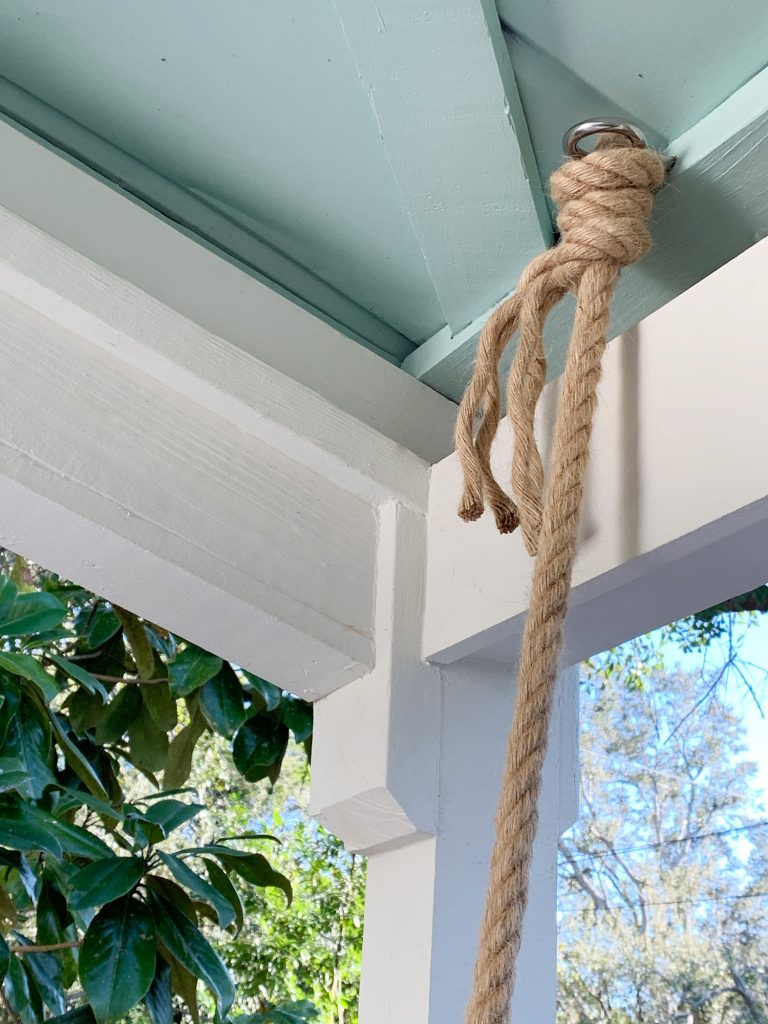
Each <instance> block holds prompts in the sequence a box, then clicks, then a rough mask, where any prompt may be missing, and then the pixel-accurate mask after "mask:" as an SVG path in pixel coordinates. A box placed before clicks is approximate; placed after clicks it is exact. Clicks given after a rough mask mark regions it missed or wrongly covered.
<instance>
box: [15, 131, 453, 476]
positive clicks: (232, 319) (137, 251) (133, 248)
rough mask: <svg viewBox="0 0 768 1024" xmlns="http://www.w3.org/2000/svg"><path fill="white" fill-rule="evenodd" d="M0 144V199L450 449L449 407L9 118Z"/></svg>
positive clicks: (293, 374)
mask: <svg viewBox="0 0 768 1024" xmlns="http://www.w3.org/2000/svg"><path fill="white" fill-rule="evenodd" d="M0 149H1V150H2V153H3V159H2V161H0V206H4V207H6V208H7V209H9V210H11V211H13V212H15V213H16V214H18V215H20V216H21V217H23V218H24V219H26V220H27V221H29V222H31V223H32V224H34V225H36V226H37V227H39V228H41V229H42V230H43V231H44V232H46V233H47V234H50V235H52V236H54V237H55V238H57V239H60V240H61V241H63V242H65V243H66V244H67V245H68V246H70V247H71V248H72V249H74V250H75V251H76V252H78V253H80V254H82V255H84V256H86V257H88V258H89V259H90V260H92V261H94V262H95V263H97V264H99V265H100V266H101V267H102V268H104V269H105V270H107V271H111V272H112V274H116V275H118V277H120V278H123V279H124V280H125V281H128V282H130V283H131V284H133V285H134V286H136V287H137V288H139V289H141V290H142V291H144V292H146V293H147V294H148V295H151V296H153V297H154V298H155V299H157V300H159V301H160V302H161V303H163V304H164V305H167V306H169V307H170V308H171V309H173V310H176V311H177V312H179V313H181V314H183V315H184V316H185V317H189V318H190V319H191V320H192V321H194V322H195V323H196V324H199V325H200V326H201V327H203V328H205V329H206V330H207V331H209V332H210V333H211V334H213V335H217V336H218V337H220V338H224V339H226V340H227V341H228V342H229V343H230V344H231V345H233V346H236V347H237V348H240V349H242V350H243V351H244V352H245V353H247V354H248V355H251V356H255V357H256V358H257V359H259V360H261V361H263V362H264V363H266V364H267V365H268V366H269V367H272V368H274V369H275V370H278V371H279V372H280V373H282V374H285V376H287V377H290V378H293V379H294V380H295V381H297V382H299V383H300V384H302V385H304V386H305V387H306V388H309V389H310V390H312V391H315V392H316V393H317V394H319V395H321V396H322V397H324V398H326V399H327V400H328V401H329V402H330V403H331V404H333V405H335V406H336V407H337V408H338V409H340V410H341V411H343V412H345V413H347V414H348V415H350V416H352V417H354V418H355V419H356V420H359V421H360V422H362V423H363V424H366V425H367V426H369V427H372V428H373V429H374V430H376V431H378V432H379V433H381V434H384V435H385V436H387V437H390V438H392V439H393V440H394V441H396V442H397V443H398V444H399V445H402V446H404V447H406V448H409V449H410V450H412V451H415V452H416V453H417V454H419V455H420V456H421V457H422V458H424V459H426V460H428V461H430V462H434V461H436V460H437V459H439V458H442V457H443V456H444V455H446V454H447V453H448V452H449V451H451V449H452V445H453V422H454V418H455V407H454V406H453V404H452V403H451V402H449V401H448V400H446V399H445V398H443V397H442V396H440V395H437V394H436V393H435V392H434V391H432V390H430V389H429V388H428V387H426V386H424V385H423V384H421V383H420V382H418V381H414V380H413V378H412V377H410V376H409V375H408V374H406V373H403V372H402V371H401V370H399V369H398V368H397V367H395V366H392V365H391V364H389V363H386V362H384V360H382V359H380V358H379V357H378V356H376V355H374V354H373V353H372V352H369V351H367V350H366V349H364V348H363V347H362V346H360V345H357V344H355V343H354V342H351V341H350V340H349V339H348V338H345V337H344V336H343V335H341V334H340V333H339V332H338V331H336V330H334V329H333V328H332V327H330V326H329V325H328V324H326V323H324V322H323V321H322V320H318V319H317V318H316V317H313V316H311V315H310V314H309V313H307V312H306V311H305V310H303V309H300V308H299V307H298V306H296V305H294V304H293V303H292V302H290V301H288V300H287V299H285V298H284V297H283V296H281V295H278V294H277V293H276V292H275V291H273V290H272V289H270V288H268V287H267V286H266V285H264V284H262V283H261V282H259V281H257V280H255V279H254V278H253V277H252V276H250V275H249V274H247V273H245V272H244V271H243V270H242V269H240V268H238V267H237V266H235V265H233V264H232V263H231V262H228V261H226V260H224V259H222V258H221V257H220V256H217V255H216V254H215V253H213V252H211V251H210V250H209V249H206V248H205V247H204V246H202V245H200V244H199V243H198V242H196V241H194V240H193V239H191V238H189V237H188V236H187V235H185V234H184V233H182V232H181V231H179V230H178V229H177V228H176V227H175V226H173V225H172V224H170V223H168V222H166V221H164V220H162V219H161V218H159V217H157V216H155V215H154V214H152V213H150V212H148V211H147V210H146V209H144V208H142V207H141V206H139V205H137V204H136V203H134V202H132V201H131V200H130V199H128V198H127V197H126V196H124V195H121V194H120V192H119V191H117V190H116V189H115V188H112V187H110V186H109V185H108V184H106V183H104V182H103V181H99V180H97V179H96V178H94V177H92V176H91V175H89V174H87V173H85V172H84V171H83V169H82V168H80V167H78V166H76V165H74V164H73V163H72V162H70V161H69V160H67V159H65V158H64V157H63V156H61V155H59V154H56V153H54V152H51V151H50V150H49V149H47V148H46V147H45V146H43V145H41V144H40V143H39V142H36V141H35V140H33V139H31V138H29V137H28V136H26V135H25V134H24V133H23V132H21V131H19V130H18V129H16V128H13V127H11V126H10V125H8V124H5V123H3V122H2V121H0Z"/></svg>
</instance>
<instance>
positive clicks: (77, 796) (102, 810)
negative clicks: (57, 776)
mask: <svg viewBox="0 0 768 1024" xmlns="http://www.w3.org/2000/svg"><path fill="white" fill-rule="evenodd" d="M61 792H62V793H63V794H64V796H65V797H66V798H67V801H66V805H67V807H70V806H72V807H80V806H81V805H82V804H85V806H86V807H90V808H91V810H92V811H96V813H97V814H100V815H101V816H102V817H103V818H110V819H111V820H112V821H124V820H125V814H123V812H122V811H121V810H120V808H118V807H113V806H112V805H111V804H109V803H107V802H106V801H104V800H99V798H98V797H95V796H93V794H92V793H85V792H83V790H81V789H67V788H66V787H63V788H62V790H61Z"/></svg>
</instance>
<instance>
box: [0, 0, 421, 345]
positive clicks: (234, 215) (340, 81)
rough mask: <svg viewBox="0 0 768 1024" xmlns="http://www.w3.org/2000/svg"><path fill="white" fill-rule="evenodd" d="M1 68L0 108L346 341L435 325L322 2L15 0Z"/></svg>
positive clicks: (402, 217) (381, 339) (371, 131)
mask: <svg viewBox="0 0 768 1024" xmlns="http://www.w3.org/2000/svg"><path fill="white" fill-rule="evenodd" d="M0 71H1V72H2V75H3V77H4V78H5V79H6V80H8V81H10V82H11V83H12V84H13V85H15V86H17V87H19V88H20V89H22V90H24V91H25V93H26V94H27V96H26V97H25V96H23V95H19V94H13V92H12V90H8V89H6V90H5V94H4V95H3V90H2V89H0V106H2V107H3V108H4V109H5V111H6V112H7V113H9V114H11V116H18V117H20V118H21V119H22V120H23V121H24V122H25V123H26V124H27V125H29V126H32V127H33V128H34V129H35V130H37V131H39V132H40V133H41V134H42V135H43V136H45V137H48V138H51V139H52V140H53V141H54V142H55V143H56V144H57V145H59V146H61V147H62V148H63V149H64V150H65V151H69V152H72V153H74V154H76V155H77V156H78V157H79V158H80V159H82V160H83V161H84V162H85V163H90V164H92V165H93V166H95V167H96V168H97V169H98V170H99V171H100V172H101V173H104V174H105V175H106V176H107V177H108V178H110V179H111V180H113V181H118V182H120V183H121V184H122V187H124V188H125V189H126V190H127V191H130V192H132V193H134V194H137V195H138V196H139V197H140V198H142V199H143V200H144V201H147V202H149V203H150V204H151V205H153V206H156V207H157V208H159V209H160V210H161V211H164V212H165V213H166V214H167V215H168V216H169V217H170V218H171V219H172V220H174V221H176V222H179V223H181V224H185V225H187V226H188V227H191V228H193V229H194V230H196V231H199V232H200V233H201V235H202V237H205V238H208V239H209V240H210V241H211V242H212V243H213V244H215V245H217V246H219V247H220V248H221V249H222V250H223V251H228V252H230V253H231V254H232V255H233V256H234V257H236V258H238V259H239V260H240V261H242V262H243V263H245V264H248V265H251V266H252V267H254V268H255V269H256V270H257V271H260V272H261V274H263V275H264V278H265V279H267V280H270V281H272V282H274V283H275V284H277V285H278V286H281V287H283V288H284V289H286V290H287V291H289V292H291V293H292V294H294V295H296V296H297V297H298V298H299V299H301V300H304V301H306V302H307V303H308V304H309V305H311V306H313V307H315V308H317V309H319V310H321V311H322V312H323V313H324V314H326V315H328V316H330V317H331V318H333V319H334V320H335V321H336V322H337V323H340V324H342V325H344V327H345V328H346V329H347V330H349V331H350V332H351V333H352V334H354V335H355V336H356V337H358V338H360V337H363V338H366V337H367V338H368V339H369V340H370V341H371V342H373V343H374V344H376V345H377V346H378V347H379V348H380V349H382V350H384V351H385V352H386V351H389V352H391V354H392V355H394V356H395V357H398V358H399V357H400V356H401V355H402V352H403V348H408V347H409V343H408V341H407V340H406V339H408V338H413V339H416V340H419V339H422V338H424V337H427V336H429V335H430V334H431V333H433V331H434V330H436V329H437V327H439V325H440V310H439V306H438V304H437V301H436V299H435V296H434V292H433V289H432V286H431V284H430V280H429V276H428V274H427V272H426V270H425V268H424V263H423V260H422V257H421V253H420V251H419V247H418V245H417V243H416V239H415V237H414V234H413V230H412V228H411V225H410V223H409V220H408V215H407V212H406V210H405V209H404V207H403V205H402V202H401V199H400V196H399V194H398V190H397V187H396V185H395V182H394V179H393V176H392V172H391V170H390V168H389V167H388V165H387V161H386V157H385V154H384V152H383V149H382V147H381V141H380V139H379V137H378V134H377V130H376V124H375V121H374V119H373V117H372V116H371V113H370V110H369V108H368V104H367V101H366V97H365V95H364V93H363V92H362V91H361V90H360V88H359V83H358V81H357V77H356V72H355V67H354V63H353V61H352V60H351V58H350V56H349V54H348V52H347V49H346V46H345V43H344V38H343V35H342V33H341V29H340V27H339V24H338V21H337V19H336V16H335V14H334V11H333V7H332V4H331V0H313V2H312V3H307V2H306V0H259V2H258V3H253V2H252V0H217V2H216V3H215V4H211V3H208V2H207V0H163V2H162V3H156V2H154V0H132V2H131V3H130V4H119V3H103V2H102V0H67V2H66V3H65V4H62V3H60V2H59V0H40V2H37V0H15V2H14V3H12V4H2V5H0ZM35 100H37V103H35ZM395 254H396V255H395Z"/></svg>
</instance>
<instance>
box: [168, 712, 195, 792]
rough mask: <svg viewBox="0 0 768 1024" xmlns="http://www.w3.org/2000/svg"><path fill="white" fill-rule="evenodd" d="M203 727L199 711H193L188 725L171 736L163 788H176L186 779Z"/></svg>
mask: <svg viewBox="0 0 768 1024" xmlns="http://www.w3.org/2000/svg"><path fill="white" fill-rule="evenodd" d="M205 728H206V725H205V719H204V718H203V716H202V714H201V713H200V711H195V713H194V715H193V716H192V721H191V722H190V723H189V725H185V726H184V728H183V729H182V730H181V732H180V733H178V735H176V736H174V737H173V739H172V740H171V745H170V747H169V748H168V756H167V758H166V759H165V772H164V774H163V788H164V789H176V788H177V787H178V786H183V785H184V783H185V782H186V781H187V779H188V778H189V776H190V773H191V771H192V756H193V754H194V752H195V746H196V745H197V741H198V740H199V739H200V737H201V736H202V734H203V733H204V732H205Z"/></svg>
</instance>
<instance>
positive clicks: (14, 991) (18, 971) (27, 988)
mask: <svg viewBox="0 0 768 1024" xmlns="http://www.w3.org/2000/svg"><path fill="white" fill-rule="evenodd" d="M5 995H6V998H7V1000H8V1003H9V1004H10V1007H11V1009H12V1010H13V1011H14V1012H15V1013H16V1014H17V1016H18V1017H19V1019H20V1020H21V1021H22V1024H38V1022H40V1021H41V1019H42V1013H40V1014H38V1013H37V1012H36V1009H35V1005H34V1003H35V1002H37V1003H38V1004H39V1003H40V997H39V994H38V993H37V990H36V989H35V992H34V994H33V991H32V987H31V982H30V978H29V975H28V974H27V972H26V970H25V969H24V964H23V963H22V962H21V957H18V956H15V955H14V956H12V957H11V962H10V963H9V965H8V974H7V975H6V978H5ZM35 996H36V997H37V998H36V999H35V998H34V997H35ZM41 1009H42V1006H41Z"/></svg>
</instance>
